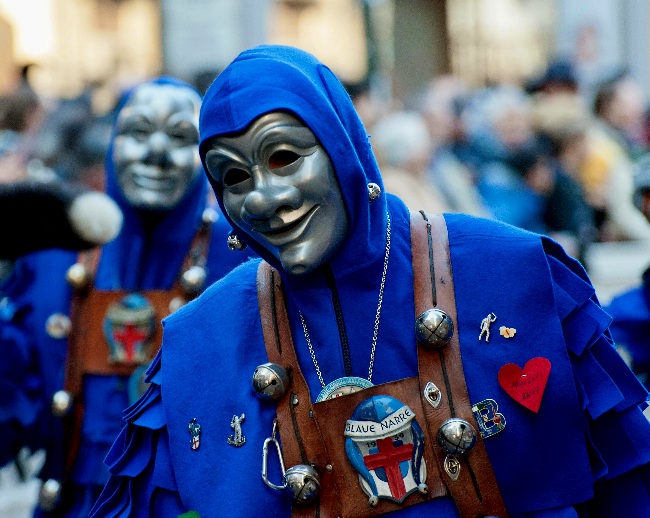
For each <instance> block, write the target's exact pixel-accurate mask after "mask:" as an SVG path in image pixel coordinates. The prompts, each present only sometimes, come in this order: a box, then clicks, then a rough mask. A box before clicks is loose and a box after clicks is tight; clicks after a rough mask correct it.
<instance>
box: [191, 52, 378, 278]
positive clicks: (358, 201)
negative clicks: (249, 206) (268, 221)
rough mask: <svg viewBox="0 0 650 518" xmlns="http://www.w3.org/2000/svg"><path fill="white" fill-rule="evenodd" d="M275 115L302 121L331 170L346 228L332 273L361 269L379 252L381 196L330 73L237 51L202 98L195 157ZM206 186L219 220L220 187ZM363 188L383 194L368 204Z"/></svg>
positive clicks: (300, 56) (281, 57) (366, 150)
mask: <svg viewBox="0 0 650 518" xmlns="http://www.w3.org/2000/svg"><path fill="white" fill-rule="evenodd" d="M278 110H284V111H289V112H291V113H292V114H294V115H296V116H297V117H299V118H300V119H302V120H303V122H304V123H305V124H306V125H307V126H309V128H311V130H312V131H313V132H314V134H315V135H316V136H317V137H318V139H319V141H320V142H321V144H322V146H323V147H324V148H325V150H326V151H327V153H328V155H329V157H330V159H331V161H332V163H333V164H334V168H335V170H336V174H337V177H338V181H339V185H340V186H341V191H342V193H343V198H344V202H345V206H346V209H347V212H348V218H349V223H350V228H349V230H348V236H347V239H346V241H345V243H344V245H343V246H342V248H341V250H339V252H338V253H337V255H336V256H335V257H334V258H333V259H332V261H331V265H332V268H333V269H334V270H335V271H337V273H339V274H344V273H349V272H350V271H352V270H357V269H359V268H363V267H364V266H366V265H368V264H369V263H371V262H372V261H374V260H376V258H377V257H378V256H381V255H383V253H384V243H385V241H384V235H385V228H386V210H387V204H386V196H385V195H384V194H383V184H382V180H381V176H380V173H379V168H378V166H377V163H376V161H375V158H374V156H373V154H372V150H371V147H370V143H369V141H368V135H367V133H366V130H365V128H364V127H363V124H362V123H361V120H360V119H359V117H358V115H357V113H356V110H355V108H354V105H353V104H352V101H351V99H350V96H349V95H348V93H347V92H346V91H345V89H344V88H343V86H342V85H341V83H340V81H339V80H338V79H337V78H336V77H335V76H334V74H333V73H332V72H331V71H330V69H329V68H327V67H326V66H325V65H323V64H322V63H321V62H320V61H318V60H317V59H316V58H315V57H314V56H312V55H311V54H309V53H307V52H304V51H302V50H299V49H296V48H292V47H285V46H274V45H268V46H267V45H264V46H259V47H255V48H253V49H251V50H247V51H245V52H243V53H241V54H240V55H239V56H238V57H237V58H236V59H235V60H234V61H233V62H232V63H231V64H230V65H229V66H228V67H227V68H226V69H225V70H224V71H223V72H222V73H221V74H220V75H219V76H218V77H217V79H216V80H215V81H214V83H212V85H211V86H210V88H208V91H207V92H206V94H205V98H204V101H203V105H202V108H201V116H200V133H201V137H200V138H201V144H200V148H199V151H200V154H201V159H202V160H204V159H205V153H206V151H207V145H206V143H207V142H208V141H209V140H210V139H212V138H214V137H216V136H219V135H226V134H230V133H236V132H240V131H242V130H244V129H245V128H246V127H247V126H248V125H249V124H250V123H251V122H252V121H253V120H255V119H256V118H258V117H260V116H261V115H264V114H265V113H269V112H273V111H278ZM209 181H210V182H211V184H212V187H213V188H214V190H215V193H216V195H217V198H218V200H219V204H220V206H221V208H222V210H223V212H224V214H225V209H224V207H223V200H222V188H223V187H222V185H221V183H219V182H216V181H214V180H213V179H212V178H209ZM369 182H374V183H376V184H378V185H379V186H380V187H381V188H382V196H381V197H380V198H379V199H377V200H375V201H374V202H372V203H369V201H368V189H367V184H368V183H369ZM226 217H228V216H227V215H226ZM229 221H230V223H231V224H232V225H233V227H235V228H237V227H236V226H235V225H234V224H233V223H232V221H231V220H230V219H229ZM238 235H239V236H240V238H241V239H242V240H243V241H245V242H246V243H247V244H248V245H250V246H251V247H252V248H253V249H254V250H255V251H256V252H257V253H258V254H259V255H261V256H262V257H263V258H264V259H266V260H267V261H268V262H269V263H271V264H272V265H273V266H275V267H276V268H278V269H279V270H280V271H282V269H281V267H280V264H279V261H277V260H276V259H275V258H274V257H272V256H271V254H269V253H268V252H267V251H266V250H265V249H264V248H262V247H261V246H260V245H258V244H257V243H256V242H255V241H253V240H252V239H250V238H248V236H246V235H245V234H244V233H243V232H239V233H238Z"/></svg>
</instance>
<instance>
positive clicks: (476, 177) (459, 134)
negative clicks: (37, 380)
mask: <svg viewBox="0 0 650 518" xmlns="http://www.w3.org/2000/svg"><path fill="white" fill-rule="evenodd" d="M649 23H650V4H649V3H648V2H645V1H643V0H624V1H618V0H601V1H599V2H590V1H588V0H553V1H550V0H240V1H235V0H21V1H20V2H15V1H13V0H0V55H1V56H2V59H0V95H1V97H0V179H1V180H2V181H13V180H17V179H20V178H23V177H25V176H28V177H36V178H42V179H45V180H47V179H55V180H65V181H73V182H82V183H84V184H86V185H89V186H91V187H93V188H96V189H102V182H103V170H102V167H103V159H104V151H105V147H106V144H107V142H108V138H109V131H110V122H111V119H112V115H113V113H112V110H113V108H114V106H115V104H116V102H117V99H118V98H119V95H120V93H121V92H122V91H123V90H124V89H125V88H127V87H128V86H130V85H132V84H134V83H136V82H139V81H141V80H143V79H147V78H149V77H152V76H154V75H156V74H159V73H169V74H171V75H174V76H177V77H179V78H181V79H184V80H187V81H189V82H191V83H193V84H195V85H196V86H197V88H199V90H201V91H204V90H205V88H207V86H208V85H209V83H210V82H211V81H212V80H213V79H214V77H215V76H216V75H217V74H218V73H219V70H220V69H222V68H223V67H224V66H225V65H226V64H227V63H228V62H229V61H230V60H231V59H233V58H234V57H235V56H236V55H237V54H238V53H239V52H240V51H241V50H243V49H245V48H247V47H250V46H253V45H256V44H261V43H280V44H289V45H295V46H298V47H301V48H304V49H306V50H308V51H311V52H313V53H314V54H316V55H317V56H318V57H319V58H320V59H322V60H323V61H324V62H325V63H327V64H328V66H330V68H332V69H333V70H334V72H335V73H336V74H337V75H338V76H339V77H340V78H341V79H342V80H343V81H344V82H345V83H346V85H347V86H348V89H349V92H350V95H351V96H352V97H353V99H354V101H355V104H356V105H357V107H358V110H359V112H360V114H361V116H362V118H363V120H364V122H365V123H366V126H367V128H368V131H369V133H370V135H371V139H372V140H371V142H372V144H373V146H374V149H375V151H376V154H377V157H378V159H379V160H380V161H381V162H382V163H381V165H382V167H383V171H384V173H385V176H386V183H387V185H388V188H389V190H391V191H393V192H395V193H397V194H399V195H400V196H401V197H403V198H404V199H405V200H406V201H407V202H408V203H409V205H411V206H412V207H413V208H417V209H420V208H423V209H425V210H429V211H436V210H439V211H443V210H447V211H462V212H468V213H471V214H477V215H482V216H487V217H493V218H497V219H500V220H503V221H506V222H508V223H512V224H515V225H517V226H521V227H523V228H526V229H529V230H533V231H536V232H541V233H545V234H549V235H551V236H553V237H554V238H555V239H557V240H558V241H560V242H561V243H562V244H563V245H564V246H565V247H566V248H567V250H568V251H569V252H570V253H571V254H572V255H574V256H575V257H577V258H579V259H580V260H581V261H583V264H584V265H585V267H586V268H587V269H588V270H589V272H590V274H591V275H592V277H593V279H594V282H595V283H596V284H597V286H599V287H600V292H601V298H603V300H604V301H606V300H607V299H609V298H610V297H611V296H612V295H613V294H615V293H616V292H617V291H620V290H622V289H624V288H625V287H627V286H630V285H632V284H635V283H636V282H637V281H638V279H639V277H640V274H641V272H642V270H643V269H644V268H645V266H646V264H645V257H646V256H647V253H648V247H647V246H646V241H648V240H650V224H649V223H648V222H647V221H646V220H645V218H644V217H643V216H642V215H641V214H640V212H639V211H638V210H637V209H636V208H635V207H634V205H633V202H632V190H633V168H634V165H635V163H636V162H637V161H638V159H639V158H640V157H642V156H643V155H644V153H646V152H647V151H648V148H649V147H650V112H649V109H648V108H649V105H648V95H647V93H648V87H649V86H650V50H649V49H650V45H648V43H649V42H648V39H649V36H648V34H649V32H650V31H648V24H649Z"/></svg>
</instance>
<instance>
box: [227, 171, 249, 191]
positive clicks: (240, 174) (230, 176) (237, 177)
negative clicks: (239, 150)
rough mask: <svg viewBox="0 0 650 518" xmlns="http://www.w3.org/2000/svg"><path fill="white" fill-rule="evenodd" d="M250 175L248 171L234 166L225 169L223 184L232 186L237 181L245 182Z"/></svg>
mask: <svg viewBox="0 0 650 518" xmlns="http://www.w3.org/2000/svg"><path fill="white" fill-rule="evenodd" d="M250 177H251V175H250V174H248V172H246V171H244V170H243V169H238V168H236V167H234V168H232V169H228V171H226V174H225V175H223V184H224V185H225V186H226V187H232V186H233V185H237V184H238V183H242V182H245V181H246V180H248V179H250Z"/></svg>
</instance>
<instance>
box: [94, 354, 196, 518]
mask: <svg viewBox="0 0 650 518" xmlns="http://www.w3.org/2000/svg"><path fill="white" fill-rule="evenodd" d="M160 360H161V357H160V354H158V355H157V356H156V358H155V359H154V361H153V363H152V364H151V366H150V368H149V370H148V377H147V380H148V381H149V382H150V385H149V388H148V390H147V392H146V393H145V394H144V395H143V396H142V397H141V398H140V400H138V401H137V402H136V403H134V404H133V405H132V406H131V407H129V408H127V409H126V410H125V411H124V419H125V420H126V421H127V423H128V424H127V425H126V426H125V427H124V428H123V429H122V432H121V433H120V435H119V437H118V438H117V440H116V441H115V443H114V445H113V447H112V448H111V450H110V452H109V454H108V456H107V457H106V461H105V462H106V465H107V466H108V469H109V471H110V472H111V474H112V475H113V477H112V478H111V480H110V481H109V483H108V484H107V485H106V487H105V488H104V491H103V492H102V495H101V497H100V498H99V500H98V502H97V504H96V506H95V507H94V509H93V510H92V512H91V514H90V516H91V517H106V518H109V517H112V516H115V517H117V516H138V517H147V516H151V517H155V518H158V517H161V518H162V517H166V516H170V517H174V518H175V517H177V516H178V515H180V514H182V513H183V512H184V510H183V505H182V503H181V501H180V495H179V494H178V487H177V485H176V479H175V476H174V471H173V468H172V463H171V456H170V453H169V439H168V436H167V429H166V420H165V413H164V409H163V406H162V394H161V387H160V384H159V383H160V381H161V380H160V378H161V376H160V363H161V362H160ZM124 477H126V478H127V479H129V481H128V482H127V483H123V481H124Z"/></svg>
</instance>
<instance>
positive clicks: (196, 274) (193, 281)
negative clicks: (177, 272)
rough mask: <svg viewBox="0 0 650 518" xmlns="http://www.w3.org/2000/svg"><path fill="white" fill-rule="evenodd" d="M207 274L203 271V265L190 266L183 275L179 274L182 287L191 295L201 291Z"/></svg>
mask: <svg viewBox="0 0 650 518" xmlns="http://www.w3.org/2000/svg"><path fill="white" fill-rule="evenodd" d="M207 276H208V273H207V272H206V271H205V268H203V266H198V265H194V266H190V267H189V268H188V269H187V270H185V271H184V272H183V275H182V276H181V284H182V285H183V289H185V290H186V291H187V292H188V293H191V294H193V295H196V294H198V293H201V291H203V288H204V286H205V279H206V278H207Z"/></svg>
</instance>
